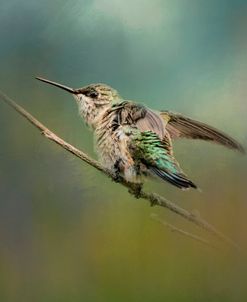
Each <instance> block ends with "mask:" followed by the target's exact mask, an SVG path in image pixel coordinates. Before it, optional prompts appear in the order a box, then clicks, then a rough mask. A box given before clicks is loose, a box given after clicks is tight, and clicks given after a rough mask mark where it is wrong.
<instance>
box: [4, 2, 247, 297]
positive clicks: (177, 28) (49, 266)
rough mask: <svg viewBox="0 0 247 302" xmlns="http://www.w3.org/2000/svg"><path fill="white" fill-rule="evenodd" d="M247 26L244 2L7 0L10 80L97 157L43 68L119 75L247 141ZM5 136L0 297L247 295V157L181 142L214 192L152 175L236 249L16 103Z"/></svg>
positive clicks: (178, 147)
mask: <svg viewBox="0 0 247 302" xmlns="http://www.w3.org/2000/svg"><path fill="white" fill-rule="evenodd" d="M246 28H247V5H246V1H244V0H243V1H240V0H235V1H230V0H229V1H227V0H224V1H223V0H222V1H221V0H217V1H215V0H208V1H203V0H184V1H178V0H163V1H162V0H153V1H148V0H125V1H123V0H122V1H121V0H115V1H113V0H95V1H93V0H88V1H87V0H74V1H72V0H66V1H65V0H60V1H58V0H54V1H48V0H43V1H34V0H33V1H31V0H9V1H3V0H0V41H1V46H0V66H1V69H0V83H1V86H0V88H1V89H2V90H3V91H5V92H6V93H7V94H8V95H9V96H11V97H12V98H14V99H15V100H16V101H18V102H19V103H20V104H21V105H23V106H24V107H25V108H26V109H28V110H29V111H30V112H31V113H32V114H34V116H36V117H37V118H39V119H40V120H41V121H43V122H44V123H45V124H46V125H47V126H48V127H50V128H51V129H53V130H54V131H55V132H56V133H58V134H59V135H61V136H62V137H63V138H65V139H66V140H68V141H69V142H71V143H72V144H74V145H75V146H77V147H79V148H82V149H83V150H85V151H87V152H89V153H90V154H91V155H92V156H95V155H94V153H93V140H92V135H91V133H90V132H89V130H88V129H87V128H86V127H85V126H84V125H83V123H82V121H81V120H80V119H79V117H78V114H77V108H76V104H75V103H74V101H73V98H72V97H70V96H69V95H68V94H66V93H65V92H63V91H60V90H59V89H56V88H53V87H49V86H48V85H45V84H42V83H40V82H38V81H36V80H34V76H35V75H40V76H44V77H47V78H49V79H51V80H56V81H60V82H62V83H64V84H67V85H70V86H72V87H80V86H84V85H85V84H88V83H92V82H104V83H108V84H110V85H111V86H113V87H115V88H116V89H118V90H119V91H120V93H121V95H122V96H123V97H125V98H129V99H134V100H139V101H140V102H144V103H145V104H147V105H149V106H150V107H153V108H156V109H169V110H174V111H178V112H181V113H184V114H187V115H190V116H192V117H194V118H197V119H200V120H202V121H205V122H208V123H211V124H212V125H214V126H217V127H218V128H220V129H223V130H225V131H227V132H228V133H229V134H231V135H232V136H234V137H236V138H237V139H238V140H239V141H241V142H242V143H243V144H244V145H245V147H246V146H247V135H246V131H247V123H246V115H247V103H246V102H247V101H246V100H247V86H246V83H247V71H246V70H247V29H246ZM0 146H1V148H0V300H1V301H3V302H9V301H11V302H15V301H18V302H20V301H25V302H29V301H35V302H39V301H40V302H41V301H42V302H43V301H46V302H47V301H52V302H54V301H85V302H91V301H92V302H104V301H107V302H109V301H120V302H121V301H129V302H130V301H154V302H156V301H157V302H158V301H165V300H166V301H176V302H180V301H183V302H184V301H189V302H191V301H200V302H204V301H205V302H206V301H210V302H221V301H222V302H238V301H239V302H242V301H246V300H247V289H246V280H247V259H246V258H247V252H246V250H247V239H246V229H247V219H246V216H247V204H246V177H247V158H246V156H245V157H244V156H241V155H239V154H237V153H234V152H232V151H229V150H225V149H224V148H222V147H220V146H214V145H210V144H206V143H203V142H193V141H180V142H176V143H175V151H176V156H177V158H178V159H179V161H180V162H181V165H182V167H183V168H184V170H185V171H186V172H187V173H188V174H189V175H190V177H191V178H192V179H193V180H194V181H195V182H196V183H197V184H198V185H199V186H200V187H201V188H202V190H203V192H202V193H198V192H197V191H189V192H181V191H179V190H177V189H176V188H174V187H172V186H169V185H167V184H163V183H160V182H156V183H154V182H148V183H147V184H146V187H147V188H148V189H150V190H155V191H157V192H159V193H161V194H163V195H165V196H167V197H168V198H170V199H171V200H173V201H176V202H177V203H178V204H179V205H182V206H184V207H186V208H188V209H191V210H193V209H197V210H199V211H200V213H201V215H202V216H203V217H205V218H206V219H208V220H209V221H210V222H212V223H214V224H215V225H216V226H217V227H218V228H220V229H221V230H222V231H223V232H224V233H226V234H227V235H228V236H231V237H232V238H234V239H235V240H236V241H238V242H239V243H240V245H241V246H242V252H241V253H240V254H236V253H235V252H232V251H231V250H229V248H227V247H225V246H224V245H222V250H221V251H215V250H211V249H209V248H207V247H205V246H202V245H200V243H197V242H192V241H190V240H189V239H187V238H183V237H180V236H179V235H177V234H174V233H171V232H170V231H169V230H167V229H166V228H164V227H163V226H162V225H160V224H159V223H158V222H156V221H154V220H152V219H151V218H150V214H151V213H157V214H158V215H159V216H160V217H161V218H162V219H165V220H166V221H169V222H172V223H173V224H176V225H178V226H180V227H182V228H184V229H187V230H192V231H194V232H197V233H198V230H197V229H196V228H194V227H193V226H191V225H190V224H187V223H186V222H184V221H183V220H181V219H180V218H178V217H176V216H174V215H172V214H170V213H169V212H167V211H166V210H165V209H159V208H150V207H149V206H148V204H147V203H145V202H144V201H142V200H135V199H134V198H132V197H131V196H130V195H129V194H128V193H127V192H126V190H125V189H123V188H122V187H120V186H119V185H115V184H113V183H112V182H111V181H110V180H107V179H106V178H105V177H104V176H103V175H101V174H99V173H98V172H97V171H95V170H94V169H93V168H91V167H89V166H87V165H86V164H84V163H83V162H81V161H80V160H78V159H76V158H74V157H73V156H71V155H70V154H68V153H66V152H65V151H64V150H63V149H61V148H59V147H58V146H56V145H54V144H52V143H51V142H49V141H47V140H45V139H44V138H43V137H42V136H41V135H40V134H39V133H38V132H37V130H36V129H34V128H33V127H32V126H31V125H30V124H29V123H27V122H26V121H25V120H24V119H23V118H22V117H20V116H18V115H17V114H16V113H15V112H14V111H13V110H10V108H8V107H7V106H6V105H5V104H3V103H0ZM200 234H202V233H200Z"/></svg>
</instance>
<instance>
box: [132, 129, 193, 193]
mask: <svg viewBox="0 0 247 302" xmlns="http://www.w3.org/2000/svg"><path fill="white" fill-rule="evenodd" d="M170 147H171V146H170V144H169V138H167V139H165V140H164V141H161V140H160V139H159V137H158V136H157V134H156V133H154V132H152V131H144V132H140V131H138V130H136V131H135V132H134V133H133V137H132V141H131V149H132V150H133V151H132V152H133V157H134V158H135V160H136V161H139V162H141V163H142V164H144V165H145V166H146V167H147V169H148V170H149V171H150V172H151V173H152V174H155V175H157V176H159V177H161V178H162V179H164V180H166V181H169V182H170V183H172V184H173V185H175V186H177V187H179V188H189V187H193V188H196V185H195V184H193V183H192V182H191V181H190V180H189V179H188V178H187V177H186V175H185V174H184V173H183V171H182V170H181V168H180V167H179V165H178V163H177V161H176V160H175V158H174V157H173V155H172V153H171V149H170Z"/></svg>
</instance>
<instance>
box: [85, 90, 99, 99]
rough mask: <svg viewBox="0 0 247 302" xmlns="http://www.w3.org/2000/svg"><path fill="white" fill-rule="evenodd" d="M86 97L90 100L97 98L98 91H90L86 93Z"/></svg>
mask: <svg viewBox="0 0 247 302" xmlns="http://www.w3.org/2000/svg"><path fill="white" fill-rule="evenodd" d="M84 94H85V95H86V96H88V97H90V98H96V97H97V96H98V95H99V94H98V92H97V91H96V90H88V91H87V92H86V93H84Z"/></svg>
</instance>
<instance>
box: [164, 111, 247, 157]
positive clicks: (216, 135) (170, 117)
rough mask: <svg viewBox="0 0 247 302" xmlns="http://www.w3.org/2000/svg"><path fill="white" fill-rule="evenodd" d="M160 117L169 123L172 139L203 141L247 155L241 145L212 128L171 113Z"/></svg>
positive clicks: (166, 112) (165, 113)
mask: <svg viewBox="0 0 247 302" xmlns="http://www.w3.org/2000/svg"><path fill="white" fill-rule="evenodd" d="M160 115H161V117H162V118H163V119H164V121H165V122H166V123H167V125H166V129H167V131H168V132H169V134H170V136H171V138H172V139H176V138H191V139H202V140H205V141H211V142H214V143H217V144H220V145H223V146H225V147H227V148H230V149H234V150H237V151H239V152H242V153H245V150H244V148H243V146H242V145H241V144H240V143H238V142H237V141H236V140H235V139H233V138H232V137H230V136H229V135H227V134H225V133H224V132H222V131H220V130H218V129H216V128H214V127H212V126H209V125H207V124H204V123H202V122H198V121H195V120H193V119H190V118H188V117H185V116H183V115H181V114H177V113H173V112H169V111H163V112H161V113H160Z"/></svg>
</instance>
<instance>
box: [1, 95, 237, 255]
mask: <svg viewBox="0 0 247 302" xmlns="http://www.w3.org/2000/svg"><path fill="white" fill-rule="evenodd" d="M0 99H1V100H2V101H4V102H5V103H7V104H8V105H10V106H11V107H12V108H14V109H15V110H16V111H17V112H18V113H19V114H21V115H22V116H24V117H25V118H26V119H27V120H28V121H29V122H30V123H32V124H33V125H34V126H35V127H36V128H38V129H39V130H40V131H41V133H42V134H43V135H44V136H45V137H46V138H48V139H49V140H51V141H53V142H55V143H57V144H58V145H60V146H61V147H62V148H64V149H66V150H67V151H69V152H70V153H72V154H74V155H75V156H77V157H78V158H80V159H81V160H83V161H84V162H86V163H88V164H89V165H91V166H93V167H94V168H96V169H97V170H99V171H101V172H103V173H104V174H105V175H107V176H108V177H109V178H111V179H112V180H113V181H116V179H115V175H113V173H112V172H111V171H110V170H108V169H106V168H105V167H103V166H102V165H101V164H100V163H99V162H98V161H96V160H94V159H92V158H91V157H89V156H88V155H87V154H85V153H84V152H82V151H81V150H79V149H77V148H75V147H74V146H72V145H70V144H69V143H67V142H66V141H64V140H63V139H61V138H60V137H58V136H57V135H56V134H55V133H53V132H52V131H51V130H49V129H48V128H47V127H46V126H44V125H43V124H42V123H41V122H39V121H38V120H37V119H36V118H35V117H33V116H32V115H31V114H30V113H29V112H27V111H26V110H25V109H24V108H22V107H21V106H20V105H18V104H17V103H16V102H14V101H13V100H12V99H10V98H9V97H8V96H7V95H5V94H4V93H2V92H0ZM117 182H119V183H120V184H121V185H123V186H125V187H127V188H128V189H129V192H130V194H132V195H134V196H135V197H136V194H135V188H134V187H133V184H131V183H128V182H126V181H125V180H124V179H123V178H121V179H118V180H117ZM138 197H139V198H143V199H146V200H148V201H149V202H150V204H151V206H155V205H156V206H161V207H164V208H167V209H168V210H170V211H172V212H173V213H176V214H178V215H180V216H181V217H183V218H185V219H186V220H188V221H190V222H192V223H194V224H195V225H197V226H199V227H200V228H202V229H204V230H206V231H207V232H209V233H211V234H212V235H214V236H216V237H217V238H218V239H220V240H222V241H224V242H226V243H228V244H230V245H231V246H233V247H235V248H237V249H239V247H238V245H237V244H236V243H235V242H234V241H233V240H231V239H230V238H228V237H227V236H225V235H224V234H223V233H221V232H220V231H218V230H217V229H216V228H215V227H214V226H213V225H211V224H209V223H208V222H207V221H206V220H204V219H203V218H201V217H200V216H198V215H195V214H193V213H191V212H189V211H187V210H185V209H183V208H182V207H179V206H178V205H176V204H175V203H174V202H172V201H170V200H168V199H166V198H164V197H162V196H160V195H158V194H156V193H147V192H145V191H143V190H141V191H140V192H138Z"/></svg>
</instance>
